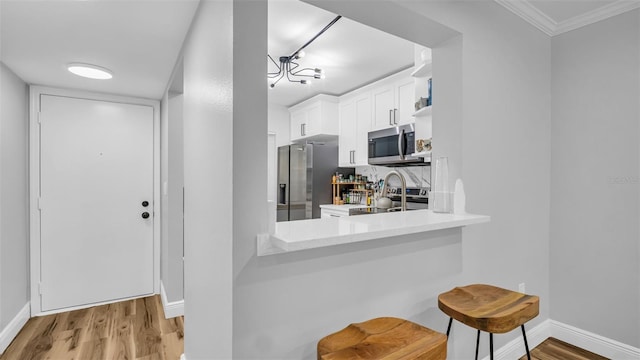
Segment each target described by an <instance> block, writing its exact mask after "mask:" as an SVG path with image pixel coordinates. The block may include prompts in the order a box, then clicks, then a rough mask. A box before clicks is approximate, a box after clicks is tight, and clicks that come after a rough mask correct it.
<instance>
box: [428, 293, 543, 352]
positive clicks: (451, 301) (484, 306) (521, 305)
mask: <svg viewBox="0 0 640 360" xmlns="http://www.w3.org/2000/svg"><path fill="white" fill-rule="evenodd" d="M539 303H540V299H539V298H538V297H537V296H534V295H525V294H522V293H519V292H515V291H510V290H506V289H502V288H499V287H495V286H491V285H482V284H475V285H468V286H464V287H457V288H454V289H453V290H451V291H448V292H445V293H442V294H440V295H439V296H438V307H439V308H440V310H442V311H443V312H444V313H445V314H447V315H449V317H450V319H449V326H448V327H447V337H449V333H450V332H451V323H452V322H453V319H456V320H458V321H460V322H461V323H464V324H466V325H468V326H470V327H472V328H474V329H477V330H478V336H477V338H476V360H477V359H478V345H479V344H480V331H485V332H488V333H489V352H490V358H491V359H492V360H493V334H503V333H506V332H509V331H511V330H513V329H515V328H517V327H518V326H520V327H521V328H522V337H523V338H524V347H525V349H526V350H527V359H529V360H531V354H530V353H529V344H527V334H526V333H525V330H524V324H525V323H526V322H527V321H529V320H531V319H533V318H535V317H536V316H538V313H539Z"/></svg>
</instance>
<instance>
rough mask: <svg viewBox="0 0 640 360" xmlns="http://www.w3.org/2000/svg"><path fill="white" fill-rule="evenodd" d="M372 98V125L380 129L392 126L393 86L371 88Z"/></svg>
mask: <svg viewBox="0 0 640 360" xmlns="http://www.w3.org/2000/svg"><path fill="white" fill-rule="evenodd" d="M372 100H373V127H374V128H376V129H382V128H386V127H389V126H393V108H394V105H395V94H394V86H393V85H387V86H383V87H379V88H377V89H375V90H373V95H372Z"/></svg>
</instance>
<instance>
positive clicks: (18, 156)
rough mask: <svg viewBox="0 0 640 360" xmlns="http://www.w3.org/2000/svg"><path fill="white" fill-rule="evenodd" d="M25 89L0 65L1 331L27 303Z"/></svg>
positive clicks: (26, 128) (26, 101) (26, 137)
mask: <svg viewBox="0 0 640 360" xmlns="http://www.w3.org/2000/svg"><path fill="white" fill-rule="evenodd" d="M27 114H28V88H27V85H26V84H25V83H24V82H23V81H22V80H21V79H20V78H18V76H16V75H15V74H14V73H13V72H12V71H11V70H10V69H9V68H7V67H6V66H5V65H4V64H3V63H0V332H2V330H3V329H4V328H5V326H6V325H7V324H8V323H9V322H10V321H11V320H12V319H13V318H14V317H15V316H16V315H17V314H18V312H19V311H20V310H21V309H22V308H23V307H24V306H25V305H26V304H27V303H28V302H29V295H28V286H29V280H28V279H29V270H28V269H29V260H28V254H29V252H28V251H29V247H28V243H29V241H28V240H29V230H28V229H29V215H28V211H29V209H28V203H29V202H28V188H27V184H28V163H29V162H28V123H29V122H28V117H27V116H28V115H27Z"/></svg>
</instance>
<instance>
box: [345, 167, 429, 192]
mask: <svg viewBox="0 0 640 360" xmlns="http://www.w3.org/2000/svg"><path fill="white" fill-rule="evenodd" d="M391 170H396V171H397V172H399V173H400V174H402V175H403V176H404V178H405V180H406V182H407V187H427V188H428V187H431V186H430V185H429V182H430V181H431V180H430V179H431V166H409V167H385V166H373V165H370V166H358V167H356V174H362V175H364V176H366V177H367V180H368V181H372V182H378V180H382V179H384V177H385V176H386V175H387V174H388V173H389V171H391ZM389 185H390V186H397V187H400V180H399V179H398V177H396V176H392V177H391V178H390V179H389Z"/></svg>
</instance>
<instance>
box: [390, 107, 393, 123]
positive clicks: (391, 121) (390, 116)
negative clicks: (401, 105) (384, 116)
mask: <svg viewBox="0 0 640 360" xmlns="http://www.w3.org/2000/svg"><path fill="white" fill-rule="evenodd" d="M392 112H393V110H389V125H391V126H393V121H392V120H391V113H392Z"/></svg>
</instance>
